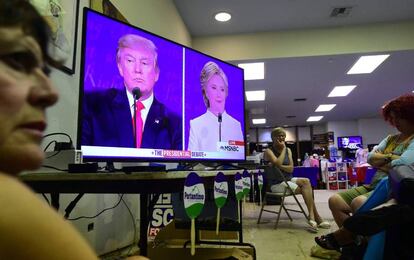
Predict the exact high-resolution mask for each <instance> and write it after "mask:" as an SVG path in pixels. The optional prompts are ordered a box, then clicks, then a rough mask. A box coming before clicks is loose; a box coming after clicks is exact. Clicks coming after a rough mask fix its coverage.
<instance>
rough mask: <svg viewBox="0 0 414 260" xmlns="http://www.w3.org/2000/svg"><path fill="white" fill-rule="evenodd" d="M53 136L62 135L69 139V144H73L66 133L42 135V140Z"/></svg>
mask: <svg viewBox="0 0 414 260" xmlns="http://www.w3.org/2000/svg"><path fill="white" fill-rule="evenodd" d="M53 135H64V136H66V137H67V138H68V139H69V142H70V143H71V144H73V142H72V138H71V137H70V135H68V134H67V133H61V132H56V133H50V134H47V135H44V136H43V139H45V138H46V137H49V136H53Z"/></svg>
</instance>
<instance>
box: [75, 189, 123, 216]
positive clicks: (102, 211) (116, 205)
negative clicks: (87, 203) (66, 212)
mask: <svg viewBox="0 0 414 260" xmlns="http://www.w3.org/2000/svg"><path fill="white" fill-rule="evenodd" d="M123 196H124V194H122V195H121V196H120V199H119V201H118V202H117V203H116V204H115V205H114V206H112V207H109V208H106V209H103V210H101V212H99V213H98V214H96V215H94V216H80V217H77V218H68V220H71V221H75V220H79V219H84V218H86V219H92V218H96V217H98V216H99V215H101V214H102V213H104V212H105V211H108V210H110V209H114V208H116V207H118V205H119V204H120V203H121V201H122V197H123Z"/></svg>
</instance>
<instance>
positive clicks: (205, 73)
mask: <svg viewBox="0 0 414 260" xmlns="http://www.w3.org/2000/svg"><path fill="white" fill-rule="evenodd" d="M214 75H219V76H220V77H221V78H222V79H223V80H224V84H225V85H226V89H225V91H226V97H227V94H228V88H229V84H228V81H227V76H226V74H224V71H223V70H222V69H221V68H220V67H219V65H217V64H216V63H214V62H212V61H209V62H207V63H206V64H205V65H204V67H203V69H202V70H201V73H200V84H201V92H202V94H203V100H204V104H205V105H206V107H207V108H209V107H210V102H209V101H208V98H207V95H206V90H205V88H206V86H207V83H208V81H209V80H210V79H211V77H213V76H214Z"/></svg>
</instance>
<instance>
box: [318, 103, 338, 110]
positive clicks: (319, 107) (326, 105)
mask: <svg viewBox="0 0 414 260" xmlns="http://www.w3.org/2000/svg"><path fill="white" fill-rule="evenodd" d="M335 106H336V104H325V105H319V106H318V108H317V109H316V110H315V112H326V111H331V110H332V109H333V108H334V107H335Z"/></svg>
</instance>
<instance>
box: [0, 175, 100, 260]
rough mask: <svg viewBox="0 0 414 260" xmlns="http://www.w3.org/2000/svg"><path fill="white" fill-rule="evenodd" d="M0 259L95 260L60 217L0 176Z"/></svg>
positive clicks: (7, 178)
mask: <svg viewBox="0 0 414 260" xmlns="http://www.w3.org/2000/svg"><path fill="white" fill-rule="evenodd" d="M0 206H1V210H0V259H33V260H37V259H39V260H40V259H60V260H69V259H85V260H89V259H93V260H95V259H98V257H97V256H96V254H95V253H94V252H93V250H92V249H91V247H90V246H89V245H88V243H87V242H86V241H85V239H84V238H83V237H82V236H81V235H79V234H78V232H77V231H76V230H75V229H74V228H73V227H72V226H71V224H70V223H68V222H67V221H65V220H64V219H63V217H62V216H60V215H59V214H58V213H57V212H55V211H54V210H53V209H51V208H50V207H49V206H48V205H47V204H46V203H44V202H43V201H41V200H40V199H39V198H38V197H36V195H35V194H34V193H33V192H32V191H30V190H29V189H28V188H27V187H26V186H24V185H23V184H22V183H20V182H19V181H18V180H17V179H15V178H13V177H10V176H7V175H5V174H3V173H0Z"/></svg>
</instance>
